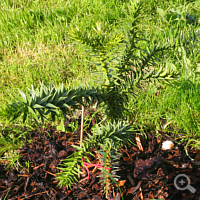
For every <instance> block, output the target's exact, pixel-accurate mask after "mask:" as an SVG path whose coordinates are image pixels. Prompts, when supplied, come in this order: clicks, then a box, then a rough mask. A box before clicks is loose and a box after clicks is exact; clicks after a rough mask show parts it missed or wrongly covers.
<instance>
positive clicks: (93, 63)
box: [0, 0, 200, 151]
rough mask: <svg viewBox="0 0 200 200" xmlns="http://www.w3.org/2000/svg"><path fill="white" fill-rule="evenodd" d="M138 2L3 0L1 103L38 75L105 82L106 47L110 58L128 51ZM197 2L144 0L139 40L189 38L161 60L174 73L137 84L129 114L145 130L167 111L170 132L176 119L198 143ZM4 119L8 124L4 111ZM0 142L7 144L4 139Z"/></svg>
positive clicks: (143, 43)
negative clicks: (140, 85) (157, 80)
mask: <svg viewBox="0 0 200 200" xmlns="http://www.w3.org/2000/svg"><path fill="white" fill-rule="evenodd" d="M136 2H139V1H131V0H106V1H104V0H98V1H93V0H82V1H69V0H49V1H45V0H40V1H39V0H30V1H26V0H16V1H14V0H5V1H1V2H0V72H1V73H0V102H1V107H3V106H5V105H6V104H7V101H9V100H11V99H12V98H13V97H14V98H15V97H16V96H17V94H18V89H20V90H22V91H25V90H27V88H31V85H33V86H34V87H38V86H39V85H40V83H41V82H43V83H44V84H46V85H49V84H51V83H54V84H55V86H57V87H58V86H59V85H60V84H61V83H64V85H65V86H66V87H68V86H70V87H72V88H73V87H77V86H79V85H87V84H88V85H91V86H99V87H101V86H102V82H103V81H104V79H105V77H104V71H103V69H102V67H101V66H102V65H101V62H102V60H103V59H102V58H101V55H104V54H105V52H109V54H108V55H109V56H108V57H109V59H110V61H109V63H110V65H114V64H115V63H117V62H118V58H122V57H123V55H124V52H125V49H126V44H127V41H128V36H129V35H128V33H129V32H130V30H131V29H132V28H133V27H132V22H133V21H134V20H135V6H134V5H135V3H136ZM141 2H142V1H141ZM199 6H200V1H199V0H196V1H186V0H179V1H175V0H173V1H172V0H170V1H163V0H162V1H158V0H154V1H146V0H144V1H143V4H142V6H141V10H140V15H139V17H138V18H137V20H138V21H139V23H138V24H137V29H138V31H140V37H141V38H140V39H141V40H140V41H138V43H137V45H138V46H140V48H142V49H143V52H146V51H151V49H153V48H154V46H156V45H158V46H159V45H160V46H161V45H165V44H173V43H174V42H179V41H184V42H187V43H188V45H187V47H184V45H179V46H178V47H177V48H175V49H174V51H172V52H171V53H170V54H169V53H168V54H166V55H164V58H165V59H164V60H162V61H161V62H159V59H158V60H157V61H156V66H157V67H158V66H162V67H163V69H167V68H170V70H171V71H173V70H174V71H176V72H178V73H179V75H178V76H177V78H176V79H175V80H174V79H173V80H168V81H167V82H166V81H165V82H164V81H163V80H161V81H160V82H149V83H147V82H145V83H144V85H143V86H142V88H143V90H140V89H139V90H138V89H136V91H135V92H136V94H137V95H136V96H135V97H134V98H130V101H129V102H128V109H129V111H130V113H128V114H127V117H128V119H129V120H130V121H137V126H136V127H137V128H138V129H142V130H144V129H145V128H146V127H151V128H152V130H158V129H162V128H163V127H161V125H160V120H161V119H166V124H165V125H166V126H165V128H163V129H165V130H166V132H167V128H168V126H167V124H170V123H171V124H173V125H174V126H175V127H177V128H178V129H179V130H180V131H181V132H182V133H183V134H185V136H187V137H183V139H184V140H186V141H188V142H190V144H192V145H194V146H195V147H196V148H199V147H200V101H199V99H200V83H199V80H200V75H199V73H200V64H199V63H200V59H199V58H200V57H199V50H200V45H199V37H200V28H199V23H200V20H199V17H200V12H199ZM141 52H142V51H141V50H137V51H135V55H136V56H141V55H142V54H141ZM133 64H134V63H133ZM132 67H133V68H134V66H132ZM94 72H95V73H94ZM178 73H177V74H178ZM158 88H160V89H158ZM157 93H159V95H156V94H157ZM0 122H1V123H2V125H3V126H4V125H5V121H3V119H1V118H0ZM18 123H19V124H20V122H18ZM8 126H9V125H8ZM10 126H11V125H10ZM4 128H5V127H4ZM1 132H4V133H5V132H6V130H2V131H1ZM1 132H0V136H1V137H2V138H4V139H5V137H4V135H3V134H2V133H1ZM8 135H9V133H8ZM175 138H176V136H175ZM2 141H3V140H2ZM7 141H8V142H9V141H10V138H9V139H7ZM12 145H15V143H12ZM1 146H2V150H1V151H4V149H5V146H4V145H3V144H0V148H1ZM3 148H4V149H3Z"/></svg>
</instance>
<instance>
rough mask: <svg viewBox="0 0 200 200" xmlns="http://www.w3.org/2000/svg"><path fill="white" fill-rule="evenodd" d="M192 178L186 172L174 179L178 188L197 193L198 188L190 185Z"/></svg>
mask: <svg viewBox="0 0 200 200" xmlns="http://www.w3.org/2000/svg"><path fill="white" fill-rule="evenodd" d="M190 183H191V182H190V179H189V177H188V176H187V175H186V174H179V175H177V176H176V177H175V179H174V185H175V187H176V189H177V190H186V189H188V190H189V191H190V192H192V193H195V192H196V189H195V188H194V187H192V186H191V185H190Z"/></svg>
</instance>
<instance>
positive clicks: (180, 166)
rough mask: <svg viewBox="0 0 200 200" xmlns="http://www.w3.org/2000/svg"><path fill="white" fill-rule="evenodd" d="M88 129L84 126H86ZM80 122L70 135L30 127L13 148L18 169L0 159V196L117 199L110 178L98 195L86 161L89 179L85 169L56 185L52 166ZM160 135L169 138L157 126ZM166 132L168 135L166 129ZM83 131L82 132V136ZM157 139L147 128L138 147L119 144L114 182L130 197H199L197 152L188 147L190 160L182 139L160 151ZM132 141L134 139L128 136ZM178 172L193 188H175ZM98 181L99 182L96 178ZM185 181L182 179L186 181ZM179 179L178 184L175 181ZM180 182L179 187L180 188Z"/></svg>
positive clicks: (66, 151) (95, 174)
mask: <svg viewBox="0 0 200 200" xmlns="http://www.w3.org/2000/svg"><path fill="white" fill-rule="evenodd" d="M93 123H94V120H93ZM88 131H89V130H88ZM79 132H80V127H79V129H78V130H77V131H75V132H74V133H73V134H72V133H70V132H68V133H65V132H60V131H57V130H56V129H55V128H52V127H51V126H50V125H47V126H46V128H45V129H43V128H41V129H40V130H34V131H31V132H30V133H29V134H28V135H27V139H29V140H31V143H28V142H26V141H24V145H23V147H22V148H21V149H19V155H20V156H21V158H20V159H19V164H20V165H18V169H17V168H12V169H11V168H10V169H6V166H7V165H8V164H9V163H5V162H4V161H3V160H0V174H1V176H0V198H2V199H9V200H14V199H20V200H23V199H49V200H50V199H51V200H52V199H59V200H61V199H69V200H74V199H88V200H89V199H91V200H92V199H93V200H101V199H113V200H120V199H122V198H121V194H120V192H119V190H118V187H117V186H116V185H115V184H114V183H113V185H112V186H113V188H112V194H107V198H106V197H105V194H104V186H105V185H103V184H102V183H101V181H100V179H102V177H99V175H100V170H99V169H98V168H95V167H93V166H92V165H91V166H88V167H89V170H90V178H89V179H88V177H89V176H88V174H87V171H86V169H84V168H82V172H83V174H81V176H80V180H79V182H78V183H75V184H73V185H72V188H71V189H67V188H66V187H62V188H60V187H58V182H59V181H58V180H56V179H55V178H56V173H58V172H60V170H59V169H58V168H57V167H58V166H59V164H60V163H61V162H62V160H63V159H65V158H66V157H67V156H69V155H71V154H72V153H73V152H74V151H75V149H74V147H72V145H73V144H76V145H78V144H79ZM160 134H161V135H162V136H163V139H164V140H167V139H168V140H171V139H172V138H170V136H166V135H165V134H164V133H163V132H162V131H160ZM168 135H169V134H168ZM85 136H86V135H85ZM162 141H163V140H159V139H158V138H157V137H156V136H155V135H154V134H153V133H151V134H147V140H146V141H145V142H142V145H143V151H142V150H141V149H139V148H138V147H137V146H136V145H129V146H128V147H126V148H121V149H119V152H120V153H121V158H120V160H119V162H118V163H117V166H116V167H117V168H118V171H117V175H119V178H118V179H116V181H117V182H118V184H119V186H120V188H121V191H122V193H123V197H124V199H125V200H129V199H130V200H132V199H135V200H136V199H145V200H147V199H176V200H177V199H179V200H181V199H184V200H185V199H188V200H192V199H195V200H197V199H199V197H200V158H199V157H200V156H199V155H200V151H192V150H189V155H190V157H191V158H194V160H191V159H190V158H189V157H188V156H187V155H186V152H185V150H184V147H185V144H184V143H183V144H179V145H177V146H176V145H175V148H174V149H172V150H163V149H162ZM133 142H134V143H136V142H135V141H133ZM88 158H89V159H90V160H91V163H98V162H99V161H98V159H97V158H92V157H90V156H88ZM179 174H185V175H187V176H188V177H189V179H190V181H191V183H190V184H191V186H192V188H195V193H192V192H190V191H189V190H188V189H186V190H178V189H176V187H175V185H174V179H175V177H176V176H177V175H179ZM99 181H100V182H99ZM186 182H187V181H186ZM178 184H179V183H178ZM186 186H187V185H184V186H183V187H186Z"/></svg>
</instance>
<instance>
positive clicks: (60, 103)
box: [1, 1, 187, 198]
mask: <svg viewBox="0 0 200 200" xmlns="http://www.w3.org/2000/svg"><path fill="white" fill-rule="evenodd" d="M134 2H135V3H134V5H133V6H134V21H133V23H132V30H130V31H129V30H127V40H126V42H125V44H126V48H125V50H124V51H122V52H116V51H115V50H113V48H111V49H109V48H105V47H104V46H103V45H102V42H101V40H99V38H98V41H95V45H93V43H94V41H93V40H94V38H92V41H90V38H89V37H87V36H84V35H82V34H81V33H79V30H77V32H75V33H73V34H74V35H73V36H74V37H73V39H74V40H75V41H76V42H79V43H82V44H84V45H85V47H86V49H87V48H90V49H92V51H93V53H94V52H95V57H97V58H98V59H99V63H100V68H101V72H102V73H103V75H104V77H106V79H105V82H104V84H103V85H102V86H101V87H93V88H88V87H78V88H75V89H71V88H65V86H64V85H63V84H62V85H61V86H60V87H59V88H58V89H57V88H56V87H55V86H54V85H50V86H49V87H47V86H45V85H44V84H41V86H40V89H37V90H34V88H32V89H31V90H29V92H30V93H28V92H26V93H23V92H21V91H19V93H20V95H21V97H20V96H19V98H18V100H17V101H16V100H15V101H14V102H12V103H10V104H8V105H7V107H6V108H4V109H2V111H1V115H3V116H4V117H5V118H7V119H10V120H11V121H14V120H16V119H17V118H19V117H20V116H21V117H22V119H23V122H26V121H30V120H32V119H33V120H34V121H35V122H36V123H40V122H42V123H43V124H44V122H45V120H46V119H48V118H50V119H52V120H53V121H56V120H58V119H59V116H60V115H62V119H63V120H66V114H67V113H68V110H69V109H76V108H79V106H80V105H82V106H90V105H92V104H94V103H95V102H96V101H97V102H98V106H100V105H101V106H102V107H104V108H105V109H104V111H105V114H106V115H107V121H106V122H104V124H102V125H101V126H98V125H95V126H94V127H93V129H92V133H91V134H88V135H87V137H85V138H84V140H83V142H82V143H81V147H80V146H74V147H75V149H76V151H75V153H73V154H72V155H70V156H69V157H67V158H66V159H65V160H63V161H62V164H61V166H60V167H59V169H60V170H61V172H60V173H58V174H57V175H58V177H57V179H58V180H59V186H66V187H67V188H70V187H71V186H72V184H73V183H75V182H78V179H79V176H78V175H79V174H80V173H81V170H80V166H81V167H85V161H86V162H90V160H89V159H88V158H87V156H86V155H87V154H88V155H91V156H95V155H94V154H96V155H98V159H99V163H100V164H101V165H100V164H99V165H98V166H101V168H100V169H101V170H102V173H103V174H104V176H103V177H104V178H105V179H104V181H103V182H104V184H105V188H106V189H105V191H106V195H107V198H109V193H111V182H112V181H114V182H115V183H116V178H117V177H116V175H112V174H113V172H114V171H116V170H117V167H116V166H117V165H116V162H118V160H119V157H120V155H119V153H118V149H119V148H120V147H122V146H124V145H126V144H128V143H129V141H130V140H131V139H132V138H133V130H132V127H131V125H130V124H129V122H127V121H126V119H125V118H124V111H125V110H126V104H127V102H128V100H129V95H133V94H134V87H135V86H138V87H139V86H140V83H141V82H142V81H151V80H155V79H159V80H167V81H169V80H171V79H173V78H175V77H177V76H178V72H177V70H176V69H174V68H173V67H172V66H170V65H165V64H164V63H165V62H164V55H167V53H168V52H170V51H171V50H173V51H174V50H176V48H177V46H179V45H184V44H187V42H185V41H184V44H183V43H182V42H181V41H179V43H176V42H170V43H167V44H162V45H159V44H155V46H154V47H153V48H152V47H151V48H150V47H148V50H147V49H143V48H142V47H140V44H141V43H140V42H141V41H142V40H144V38H142V37H141V36H140V35H142V34H141V32H140V30H139V29H138V28H137V24H138V23H139V18H140V17H141V16H140V10H141V8H142V1H141V2H140V1H134ZM85 38H87V40H86V39H85ZM100 38H101V37H100ZM98 44H99V45H98ZM113 55H114V56H113ZM113 60H117V62H115V63H113V62H112V61H113ZM83 98H84V101H83ZM91 152H93V153H91ZM119 189H120V188H119Z"/></svg>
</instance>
